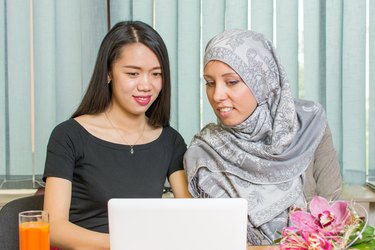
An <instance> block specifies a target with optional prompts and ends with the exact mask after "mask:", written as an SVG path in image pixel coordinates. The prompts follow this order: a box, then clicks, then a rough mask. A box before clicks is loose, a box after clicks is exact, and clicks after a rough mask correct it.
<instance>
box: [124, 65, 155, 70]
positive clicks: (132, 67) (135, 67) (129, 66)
mask: <svg viewBox="0 0 375 250" xmlns="http://www.w3.org/2000/svg"><path fill="white" fill-rule="evenodd" d="M123 68H130V69H141V67H138V66H134V65H125V66H123ZM156 69H161V67H159V66H158V67H153V68H151V70H156Z"/></svg>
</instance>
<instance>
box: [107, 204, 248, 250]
mask: <svg viewBox="0 0 375 250" xmlns="http://www.w3.org/2000/svg"><path fill="white" fill-rule="evenodd" d="M108 219H109V232H110V244H111V250H124V249H126V250H150V249H154V250H245V249H246V245H247V244H246V234H247V201H246V200H245V199H241V198H228V199H111V200H109V202H108Z"/></svg>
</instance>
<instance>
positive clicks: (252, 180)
mask: <svg viewBox="0 0 375 250" xmlns="http://www.w3.org/2000/svg"><path fill="white" fill-rule="evenodd" d="M204 78H205V80H206V94H207V97H208V100H209V102H210V104H211V106H212V109H213V111H214V112H215V114H216V116H217V118H218V121H217V124H213V123H212V124H208V125H207V126H205V127H204V128H203V129H202V130H201V131H200V132H199V133H198V134H197V135H196V136H195V137H194V138H193V140H192V142H191V145H190V147H189V148H188V150H187V152H186V154H185V157H184V164H185V168H186V171H187V174H188V181H189V190H190V192H191V193H192V195H193V196H194V197H207V198H229V197H231V198H234V197H241V198H246V199H247V200H248V235H247V239H248V243H249V244H250V245H269V244H272V243H273V241H274V240H275V239H277V238H278V237H279V232H281V229H282V228H283V227H285V226H287V225H288V214H289V213H288V212H289V210H290V209H291V208H293V207H306V204H307V203H308V202H309V201H310V200H311V199H312V198H313V196H315V195H320V196H323V197H326V198H327V199H329V200H333V199H336V198H338V197H339V196H340V192H341V176H340V169H339V163H338V159H337V155H336V151H335V149H334V147H333V143H332V135H331V132H330V129H329V127H328V124H327V118H326V114H325V111H324V110H323V108H322V106H321V105H320V104H318V103H316V102H312V101H306V100H299V99H295V98H293V96H292V93H291V89H290V85H289V82H288V78H287V75H286V73H285V71H284V69H283V67H282V65H281V64H280V61H279V59H278V58H277V56H276V52H275V49H274V47H273V44H272V42H271V41H269V40H267V39H266V38H265V37H264V36H263V35H262V34H259V33H256V32H253V31H248V30H228V31H225V32H223V33H221V34H219V35H217V36H215V37H214V38H213V39H211V40H210V41H209V43H208V45H207V47H206V51H205V57H204Z"/></svg>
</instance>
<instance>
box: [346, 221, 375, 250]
mask: <svg viewBox="0 0 375 250" xmlns="http://www.w3.org/2000/svg"><path fill="white" fill-rule="evenodd" d="M350 238H351V239H354V238H355V235H352V236H351V237H350ZM372 240H375V236H374V228H373V227H372V226H366V228H365V230H364V231H363V233H362V237H361V238H360V239H358V240H357V241H356V242H355V244H354V246H357V245H358V244H362V243H367V242H369V241H372ZM373 249H375V248H373Z"/></svg>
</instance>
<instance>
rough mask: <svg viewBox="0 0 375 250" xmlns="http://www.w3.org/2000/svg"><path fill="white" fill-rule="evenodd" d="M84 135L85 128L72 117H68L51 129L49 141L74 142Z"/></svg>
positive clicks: (80, 139)
mask: <svg viewBox="0 0 375 250" xmlns="http://www.w3.org/2000/svg"><path fill="white" fill-rule="evenodd" d="M84 135H85V130H84V129H83V127H82V126H81V125H80V124H79V123H78V122H77V121H75V120H74V119H73V118H70V119H69V120H66V121H64V122H61V123H60V124H58V125H57V126H56V127H55V128H54V129H53V130H52V133H51V137H50V142H49V143H50V144H51V143H54V142H55V143H56V142H61V141H67V142H69V143H74V144H75V143H77V142H79V141H82V137H84Z"/></svg>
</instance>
